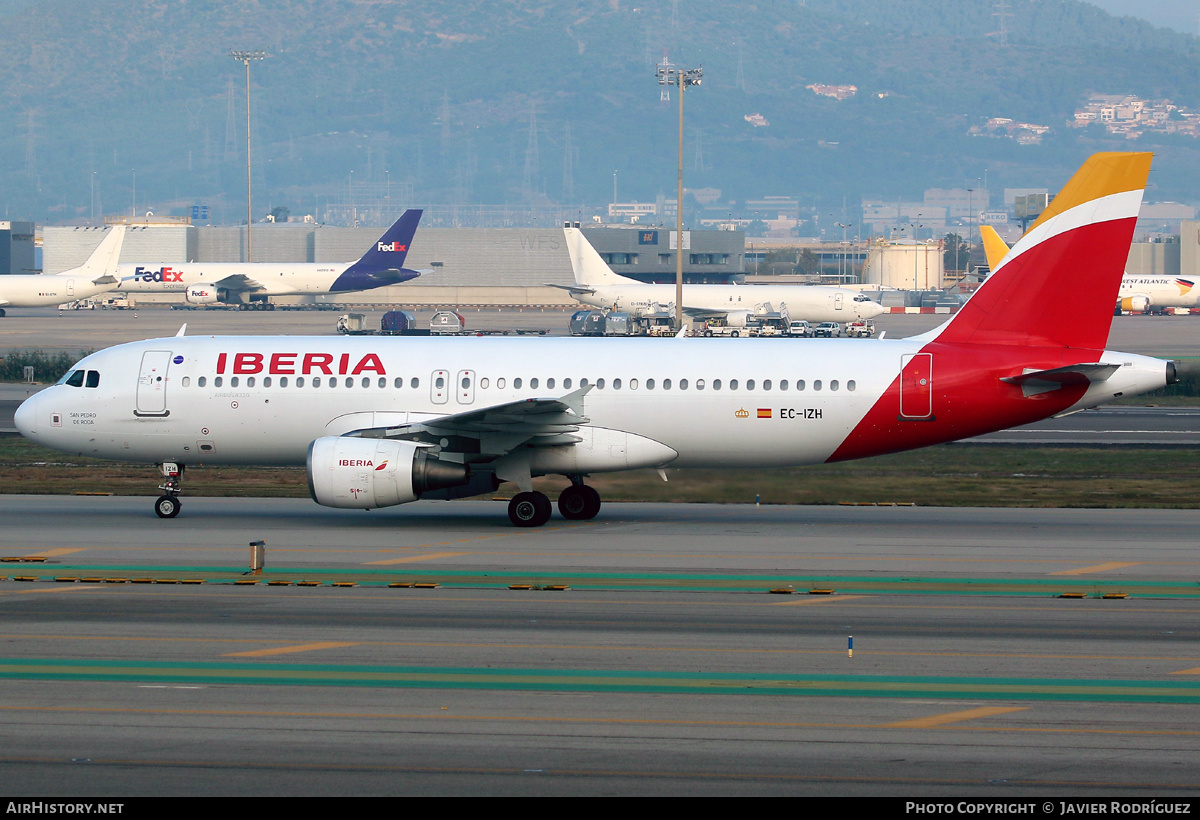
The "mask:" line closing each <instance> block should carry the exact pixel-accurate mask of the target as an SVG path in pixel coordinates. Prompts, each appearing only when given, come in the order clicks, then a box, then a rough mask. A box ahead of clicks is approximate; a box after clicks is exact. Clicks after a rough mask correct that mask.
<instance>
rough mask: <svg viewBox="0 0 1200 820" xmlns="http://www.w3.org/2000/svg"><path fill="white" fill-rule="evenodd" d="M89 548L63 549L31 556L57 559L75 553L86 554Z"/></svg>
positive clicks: (43, 551)
mask: <svg viewBox="0 0 1200 820" xmlns="http://www.w3.org/2000/svg"><path fill="white" fill-rule="evenodd" d="M86 551H87V547H61V548H59V549H56V550H42V551H41V552H31V553H30V555H37V556H41V557H43V558H57V557H58V556H60V555H70V554H71V553H73V552H86Z"/></svg>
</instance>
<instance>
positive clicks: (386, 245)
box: [379, 242, 408, 253]
mask: <svg viewBox="0 0 1200 820" xmlns="http://www.w3.org/2000/svg"><path fill="white" fill-rule="evenodd" d="M379 250H381V251H383V252H384V253H398V252H400V251H407V250H408V245H406V244H405V243H403V242H380V243H379Z"/></svg>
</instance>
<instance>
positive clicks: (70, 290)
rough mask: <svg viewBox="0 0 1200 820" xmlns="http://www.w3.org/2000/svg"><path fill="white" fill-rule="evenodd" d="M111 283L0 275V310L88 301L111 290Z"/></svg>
mask: <svg viewBox="0 0 1200 820" xmlns="http://www.w3.org/2000/svg"><path fill="white" fill-rule="evenodd" d="M114 287H115V285H113V284H107V285H96V284H93V283H92V281H91V278H90V277H87V276H79V275H74V274H69V273H60V274H40V275H33V276H27V275H18V276H0V307H5V306H8V305H12V306H15V307H45V306H47V305H60V304H62V303H63V302H71V301H74V300H76V299H88V298H90V297H92V296H95V295H97V294H100V293H104V292H105V291H109V290H112V289H113V288H114Z"/></svg>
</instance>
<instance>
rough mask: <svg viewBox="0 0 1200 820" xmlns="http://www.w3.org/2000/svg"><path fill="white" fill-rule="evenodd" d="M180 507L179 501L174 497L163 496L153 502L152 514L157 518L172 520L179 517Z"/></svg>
mask: <svg viewBox="0 0 1200 820" xmlns="http://www.w3.org/2000/svg"><path fill="white" fill-rule="evenodd" d="M181 506H182V505H181V504H180V503H179V499H178V498H176V497H175V496H173V495H164V496H160V497H159V499H158V501H155V502H154V512H156V513H158V517H159V518H174V517H175V516H177V515H179V508H180V507H181Z"/></svg>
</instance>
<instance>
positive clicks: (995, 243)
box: [979, 225, 1008, 270]
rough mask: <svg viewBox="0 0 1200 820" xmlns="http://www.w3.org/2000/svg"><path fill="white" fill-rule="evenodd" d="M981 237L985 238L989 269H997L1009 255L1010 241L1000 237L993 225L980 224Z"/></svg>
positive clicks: (984, 246) (984, 247)
mask: <svg viewBox="0 0 1200 820" xmlns="http://www.w3.org/2000/svg"><path fill="white" fill-rule="evenodd" d="M979 237H980V238H981V239H982V240H983V255H984V256H986V257H987V263H988V269H989V270H995V269H996V268H998V267H1000V263H1001V262H1003V261H1004V257H1005V256H1007V255H1008V243H1007V242H1005V241H1004V240H1003V239H1001V238H1000V234H998V233H996V229H995V228H993V227H992V226H991V225H980V226H979Z"/></svg>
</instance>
